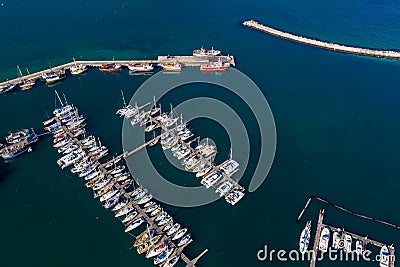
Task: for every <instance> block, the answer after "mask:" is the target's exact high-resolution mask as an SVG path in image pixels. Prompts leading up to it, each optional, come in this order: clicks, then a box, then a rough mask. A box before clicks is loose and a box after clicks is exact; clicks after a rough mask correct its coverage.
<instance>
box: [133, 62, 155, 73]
mask: <svg viewBox="0 0 400 267" xmlns="http://www.w3.org/2000/svg"><path fill="white" fill-rule="evenodd" d="M128 69H129V70H130V71H133V72H149V71H153V70H154V67H153V65H152V64H150V63H130V64H128Z"/></svg>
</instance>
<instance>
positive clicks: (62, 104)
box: [54, 90, 64, 107]
mask: <svg viewBox="0 0 400 267" xmlns="http://www.w3.org/2000/svg"><path fill="white" fill-rule="evenodd" d="M54 92H55V94H56V96H57V98H58V101H60V103H61V106H62V107H63V106H64V103H63V102H62V100H61V98H60V95H59V94H58V92H57V90H54Z"/></svg>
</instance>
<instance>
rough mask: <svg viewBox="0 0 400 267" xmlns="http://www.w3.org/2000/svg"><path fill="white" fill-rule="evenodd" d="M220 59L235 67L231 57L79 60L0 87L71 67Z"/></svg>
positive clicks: (194, 62)
mask: <svg viewBox="0 0 400 267" xmlns="http://www.w3.org/2000/svg"><path fill="white" fill-rule="evenodd" d="M219 59H221V61H222V62H229V63H230V64H231V65H232V66H235V59H234V57H233V56H231V55H228V56H209V57H207V56H204V57H197V56H158V58H157V60H154V59H146V60H135V59H126V60H80V61H72V62H69V63H65V64H62V65H59V66H55V67H51V68H48V69H44V70H41V71H37V72H34V73H31V74H28V75H25V76H24V77H23V78H22V77H18V78H15V79H10V80H8V81H5V82H1V83H0V86H3V85H7V84H9V83H20V82H21V80H22V79H27V80H30V79H33V80H36V79H39V78H40V77H41V76H42V75H43V74H45V73H48V72H50V71H55V72H57V71H60V70H67V69H70V68H71V67H73V66H75V64H77V65H81V64H82V65H87V66H90V67H94V68H98V67H101V66H102V65H103V64H113V63H115V64H120V65H122V66H128V65H129V64H136V63H151V64H156V65H159V66H160V65H161V64H166V63H174V62H179V63H181V64H182V65H183V66H188V67H198V66H200V65H203V64H207V63H209V62H212V61H218V60H219Z"/></svg>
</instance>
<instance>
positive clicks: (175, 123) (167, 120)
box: [116, 100, 245, 205]
mask: <svg viewBox="0 0 400 267" xmlns="http://www.w3.org/2000/svg"><path fill="white" fill-rule="evenodd" d="M124 102H125V101H124ZM153 102H154V103H153V106H152V108H151V109H148V110H144V108H141V107H138V106H130V105H129V106H127V105H126V103H124V106H123V107H122V108H121V109H119V110H118V111H117V112H116V113H117V114H119V115H120V116H122V117H124V118H125V119H127V120H129V121H130V124H131V125H132V126H136V125H139V126H142V127H144V130H145V132H148V133H150V132H153V131H155V130H156V129H161V133H160V135H159V136H158V137H155V138H153V139H152V140H150V141H149V142H148V143H146V145H150V144H151V145H155V144H156V143H160V144H161V147H162V149H163V150H170V151H171V153H172V155H173V156H174V157H175V158H177V159H178V160H179V161H180V163H181V165H182V166H184V168H185V170H186V171H190V172H192V173H193V174H194V175H195V176H196V177H197V178H198V179H199V180H200V183H201V184H202V185H204V186H205V187H206V188H213V190H214V191H215V193H217V194H219V196H220V197H224V199H225V200H226V201H227V202H228V203H229V204H231V205H235V204H236V203H238V202H239V201H240V200H241V199H242V198H243V196H244V195H245V193H244V191H245V190H244V188H243V187H242V186H241V185H240V184H239V183H238V182H237V181H235V180H234V179H232V178H231V177H232V175H234V174H235V173H236V172H237V171H238V170H239V163H238V162H236V161H235V160H233V159H232V153H231V155H230V158H229V159H227V160H226V161H224V162H223V163H221V164H219V165H215V164H214V163H213V160H214V158H215V155H216V154H217V153H218V152H217V151H216V149H215V147H214V146H213V145H211V144H209V143H208V138H206V141H203V142H200V141H199V140H200V138H199V137H198V138H195V136H194V133H193V132H192V131H191V130H190V129H189V126H188V125H187V124H186V123H184V122H183V117H182V115H180V116H178V115H176V114H174V112H173V109H172V107H171V112H170V113H169V114H167V113H165V112H163V111H162V110H161V108H160V107H158V106H157V103H156V101H155V100H153ZM147 105H148V104H146V105H144V106H147ZM196 141H197V142H196ZM192 144H195V145H193V146H192ZM124 154H125V155H124V156H125V157H126V156H129V155H130V153H129V152H125V153H124Z"/></svg>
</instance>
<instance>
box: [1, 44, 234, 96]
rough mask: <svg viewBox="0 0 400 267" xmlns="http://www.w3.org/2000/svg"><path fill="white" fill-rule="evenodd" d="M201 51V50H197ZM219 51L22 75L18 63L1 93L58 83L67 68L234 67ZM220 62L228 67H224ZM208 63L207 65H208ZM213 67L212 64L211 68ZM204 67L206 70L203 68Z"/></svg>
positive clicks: (79, 67)
mask: <svg viewBox="0 0 400 267" xmlns="http://www.w3.org/2000/svg"><path fill="white" fill-rule="evenodd" d="M196 51H202V52H196ZM207 51H218V52H219V53H220V51H219V50H214V49H212V50H204V49H200V50H194V51H193V54H192V55H190V56H179V55H177V56H169V55H168V56H158V57H157V59H148V60H134V59H126V60H114V59H113V60H79V61H77V60H75V58H73V61H72V62H69V63H66V64H62V65H59V66H56V67H50V68H48V69H45V70H41V71H38V72H34V73H29V71H28V70H27V74H26V75H23V74H22V72H21V69H20V67H19V66H17V69H18V72H19V77H18V78H14V79H10V80H7V81H4V82H0V95H1V94H6V93H8V92H11V91H13V90H15V89H17V88H20V89H21V90H28V89H30V88H32V87H33V86H34V85H35V84H36V82H37V80H42V81H44V82H46V83H47V84H49V85H52V84H54V83H56V82H59V81H61V80H63V79H65V78H67V72H66V70H69V72H70V73H71V74H72V75H79V74H82V73H84V72H86V71H87V70H88V69H89V68H97V69H99V71H100V72H111V73H112V72H120V71H122V69H123V68H128V69H129V70H130V71H132V72H134V73H146V72H151V71H153V70H155V67H160V68H161V69H162V70H163V71H166V72H169V71H171V72H177V71H178V72H179V71H180V70H181V68H182V67H200V68H201V69H202V70H203V71H207V70H210V71H219V70H224V69H226V68H225V67H229V66H235V59H234V57H233V56H232V55H227V56H224V55H220V54H216V52H213V53H212V52H207ZM220 65H223V66H225V67H224V68H221V67H220ZM206 66H208V68H207V67H206ZM210 66H211V67H210ZM203 68H205V69H203Z"/></svg>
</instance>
